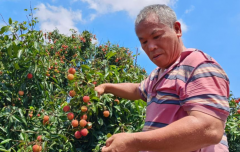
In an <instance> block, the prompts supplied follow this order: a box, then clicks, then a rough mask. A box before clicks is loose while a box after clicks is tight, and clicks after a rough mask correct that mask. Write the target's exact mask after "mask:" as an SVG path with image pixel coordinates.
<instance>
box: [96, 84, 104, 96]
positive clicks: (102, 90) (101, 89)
mask: <svg viewBox="0 0 240 152" xmlns="http://www.w3.org/2000/svg"><path fill="white" fill-rule="evenodd" d="M94 90H95V91H97V93H98V96H100V95H102V94H103V93H104V92H105V87H104V85H103V84H101V85H99V86H97V87H95V89H94Z"/></svg>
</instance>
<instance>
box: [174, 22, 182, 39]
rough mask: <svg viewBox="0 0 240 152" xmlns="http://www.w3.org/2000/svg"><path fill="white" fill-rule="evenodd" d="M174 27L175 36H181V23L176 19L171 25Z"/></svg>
mask: <svg viewBox="0 0 240 152" xmlns="http://www.w3.org/2000/svg"><path fill="white" fill-rule="evenodd" d="M173 26H174V27H173V28H174V31H175V32H176V34H177V37H181V36H182V29H181V23H180V22H178V21H176V22H175V23H174V25H173Z"/></svg>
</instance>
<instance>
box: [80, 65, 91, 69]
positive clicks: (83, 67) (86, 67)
mask: <svg viewBox="0 0 240 152" xmlns="http://www.w3.org/2000/svg"><path fill="white" fill-rule="evenodd" d="M81 68H82V69H83V70H89V69H90V67H89V66H87V65H84V64H83V65H81Z"/></svg>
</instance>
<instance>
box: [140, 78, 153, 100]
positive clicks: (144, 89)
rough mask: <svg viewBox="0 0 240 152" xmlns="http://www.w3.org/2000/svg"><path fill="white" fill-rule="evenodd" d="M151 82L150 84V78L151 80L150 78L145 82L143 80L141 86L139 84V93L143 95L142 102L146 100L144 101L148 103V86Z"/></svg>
mask: <svg viewBox="0 0 240 152" xmlns="http://www.w3.org/2000/svg"><path fill="white" fill-rule="evenodd" d="M149 82H150V78H149V76H148V77H147V78H146V79H145V80H143V81H142V82H141V83H140V84H139V87H138V89H139V92H140V95H141V98H142V100H144V101H147V95H148V86H149V85H148V84H149Z"/></svg>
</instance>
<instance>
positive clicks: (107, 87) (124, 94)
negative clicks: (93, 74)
mask: <svg viewBox="0 0 240 152" xmlns="http://www.w3.org/2000/svg"><path fill="white" fill-rule="evenodd" d="M138 86H139V83H118V84H114V83H104V84H101V85H99V86H97V87H96V88H95V90H96V91H97V92H98V94H99V95H101V94H103V93H112V94H114V95H115V96H118V97H120V98H125V99H129V100H138V99H141V95H140V92H139V90H138Z"/></svg>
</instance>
